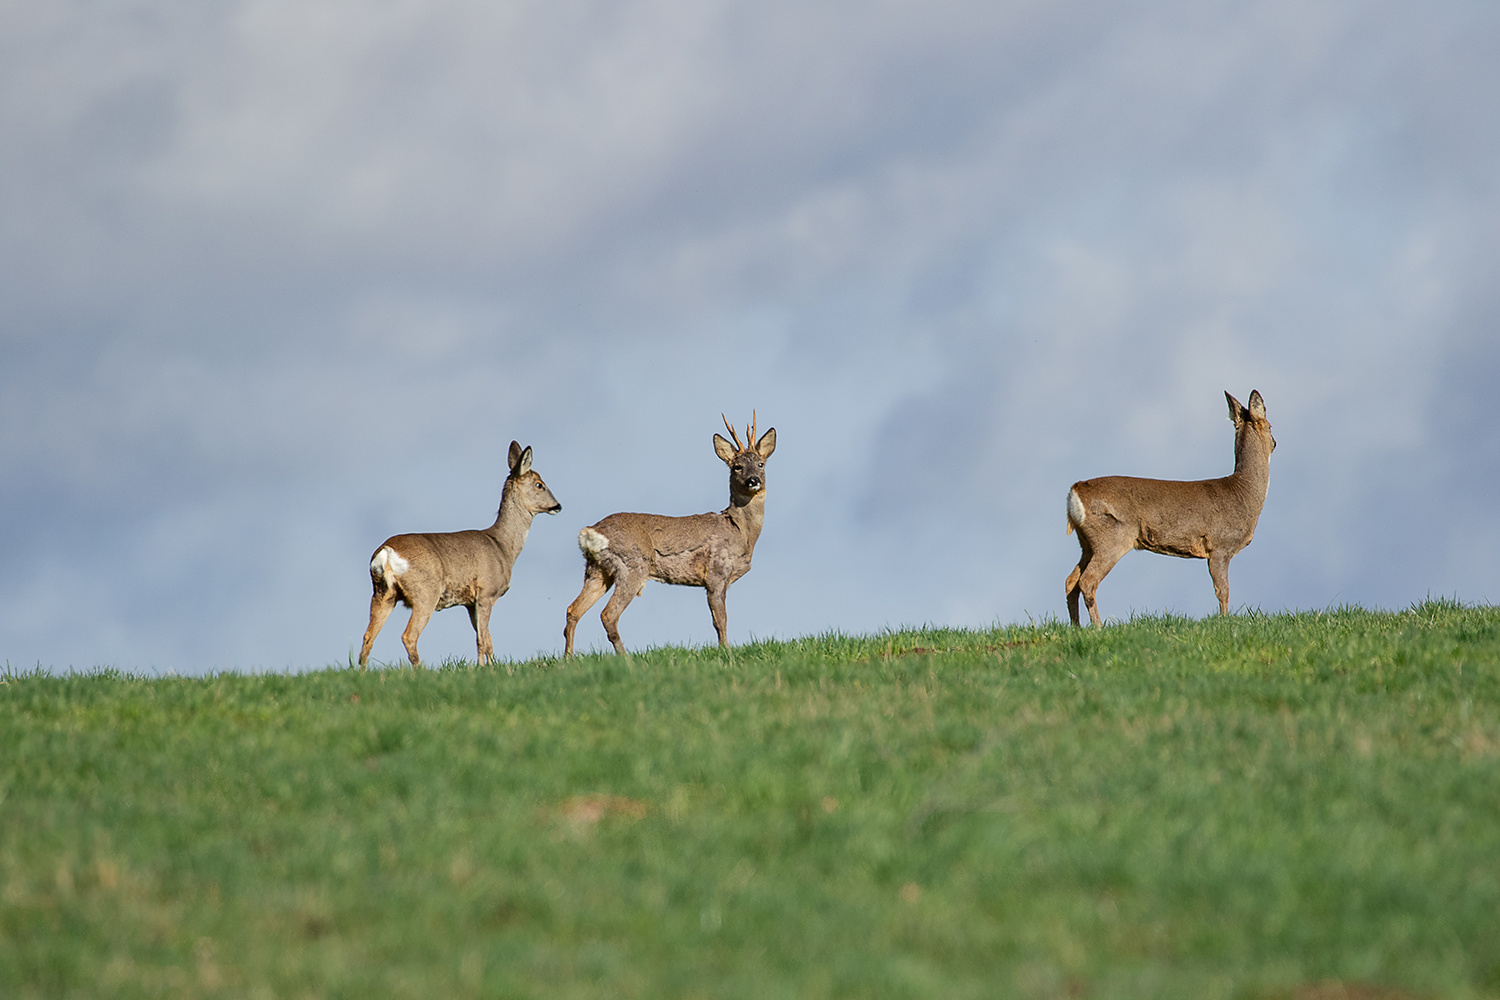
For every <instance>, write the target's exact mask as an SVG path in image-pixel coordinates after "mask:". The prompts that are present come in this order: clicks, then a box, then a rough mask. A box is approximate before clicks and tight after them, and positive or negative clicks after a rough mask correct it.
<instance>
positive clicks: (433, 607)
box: [359, 441, 562, 667]
mask: <svg viewBox="0 0 1500 1000" xmlns="http://www.w3.org/2000/svg"><path fill="white" fill-rule="evenodd" d="M509 458H510V475H509V476H507V477H506V478H505V486H504V488H503V489H502V490H501V491H500V511H499V513H497V514H496V515H495V523H494V524H492V525H490V526H489V527H488V528H486V529H484V530H483V531H450V532H443V533H429V534H421V535H393V536H392V537H390V538H387V539H386V540H385V541H384V542H383V543H382V544H381V546H380V548H378V549H376V550H375V555H374V556H373V557H372V558H371V559H370V580H371V582H372V583H373V584H374V586H375V594H374V596H373V597H371V598H370V626H369V628H367V629H365V641H364V645H362V646H361V647H360V650H359V665H360V666H361V667H363V666H364V665H365V664H366V663H368V662H369V660H370V646H371V644H373V643H374V642H375V636H377V635H379V634H380V627H381V626H382V625H384V624H385V620H386V618H387V617H388V616H389V615H390V613H391V611H393V610H394V609H395V607H396V602H397V601H400V602H401V603H402V604H405V605H406V606H407V607H409V608H411V621H409V622H407V623H406V631H405V632H403V633H402V634H401V642H402V644H404V645H405V646H406V655H407V657H408V658H410V659H411V663H412V666H414V667H415V666H418V665H419V664H420V663H421V662H422V661H421V660H420V659H419V658H418V656H417V638H418V636H420V635H421V634H422V629H424V628H426V627H427V620H428V619H429V618H431V617H432V613H433V612H434V611H441V610H442V609H443V608H451V607H454V606H455V605H459V604H462V605H464V606H465V607H467V608H468V609H469V621H470V623H472V624H473V626H474V636H475V639H476V641H477V642H478V644H479V661H480V662H481V663H483V662H485V661H488V660H492V659H494V658H495V646H494V643H492V642H491V641H490V610H491V609H492V608H494V606H495V602H496V601H498V600H499V599H500V598H501V597H503V596H504V595H505V592H506V591H507V590H509V589H510V571H511V567H512V566H514V565H515V562H516V556H518V555H520V554H521V547H522V546H523V545H525V544H526V535H527V533H528V532H530V531H531V519H532V518H533V517H535V516H536V515H537V514H543V513H545V514H556V513H557V512H558V511H560V510H562V504H560V503H558V502H557V498H556V497H554V496H553V495H552V491H551V490H549V489H548V488H547V484H546V483H544V482H542V477H541V476H539V475H537V474H536V473H535V472H533V471H532V469H531V447H530V446H529V445H528V446H527V447H526V448H525V449H522V448H521V445H520V443H519V442H516V441H512V442H511V443H510V456H509Z"/></svg>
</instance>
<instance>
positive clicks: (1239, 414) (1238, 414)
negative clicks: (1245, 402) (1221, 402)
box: [1224, 392, 1245, 427]
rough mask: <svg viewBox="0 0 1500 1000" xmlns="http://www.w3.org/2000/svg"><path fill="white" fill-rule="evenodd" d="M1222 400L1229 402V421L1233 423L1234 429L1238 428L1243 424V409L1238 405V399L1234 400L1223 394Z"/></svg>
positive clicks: (1227, 394)
mask: <svg viewBox="0 0 1500 1000" xmlns="http://www.w3.org/2000/svg"><path fill="white" fill-rule="evenodd" d="M1224 398H1225V399H1227V400H1229V419H1230V420H1233V421H1234V426H1235V427H1239V425H1240V424H1242V423H1244V422H1245V408H1244V407H1243V406H1241V405H1240V401H1239V400H1238V399H1235V398H1234V397H1233V396H1231V395H1230V394H1229V393H1227V392H1226V393H1224Z"/></svg>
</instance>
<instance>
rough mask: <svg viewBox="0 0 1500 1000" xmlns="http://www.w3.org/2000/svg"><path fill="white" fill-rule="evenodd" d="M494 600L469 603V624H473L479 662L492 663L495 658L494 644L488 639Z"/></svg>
mask: <svg viewBox="0 0 1500 1000" xmlns="http://www.w3.org/2000/svg"><path fill="white" fill-rule="evenodd" d="M494 608H495V605H494V602H492V601H490V602H486V601H475V602H474V603H473V604H471V605H469V624H471V625H473V626H474V638H475V641H476V642H477V643H478V644H479V662H480V663H492V662H494V659H495V644H494V643H493V642H491V641H490V612H491V611H493V610H494Z"/></svg>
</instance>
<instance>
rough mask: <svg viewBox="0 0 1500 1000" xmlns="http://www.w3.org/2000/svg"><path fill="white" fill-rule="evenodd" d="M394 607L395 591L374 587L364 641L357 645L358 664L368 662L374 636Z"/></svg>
mask: <svg viewBox="0 0 1500 1000" xmlns="http://www.w3.org/2000/svg"><path fill="white" fill-rule="evenodd" d="M395 608H396V591H395V590H383V589H381V588H379V587H377V588H376V589H375V594H374V596H372V597H371V598H370V625H369V627H368V628H366V629H365V641H364V643H363V644H362V645H361V646H360V647H359V665H360V666H361V667H363V666H365V665H366V664H367V663H369V662H370V647H371V646H373V645H375V637H376V636H377V635H379V634H380V630H381V629H382V628H383V627H384V626H385V620H386V619H387V618H389V617H390V616H391V612H392V611H393V610H395Z"/></svg>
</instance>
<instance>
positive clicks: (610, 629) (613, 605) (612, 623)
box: [599, 573, 646, 654]
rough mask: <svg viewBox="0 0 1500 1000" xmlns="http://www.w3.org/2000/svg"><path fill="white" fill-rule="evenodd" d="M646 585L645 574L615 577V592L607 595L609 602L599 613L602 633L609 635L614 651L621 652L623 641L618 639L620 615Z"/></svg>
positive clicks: (623, 650)
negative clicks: (602, 624)
mask: <svg viewBox="0 0 1500 1000" xmlns="http://www.w3.org/2000/svg"><path fill="white" fill-rule="evenodd" d="M645 586H646V575H645V574H644V573H642V574H641V575H640V576H632V577H630V578H629V579H626V578H625V577H623V576H617V577H615V592H614V593H613V594H610V595H609V603H608V604H606V605H604V610H603V611H602V612H600V614H599V620H600V621H601V622H603V623H604V634H605V635H607V636H609V641H610V642H612V643H614V646H615V652H616V653H621V654H623V653H624V652H625V643H623V642H621V641H620V616H621V615H623V614H624V613H625V609H626V608H627V607H629V606H630V602H631V601H633V600H635V599H636V597H638V596H639V595H640V592H641V589H642V588H643V587H645Z"/></svg>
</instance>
